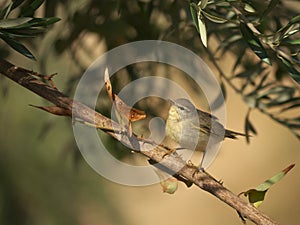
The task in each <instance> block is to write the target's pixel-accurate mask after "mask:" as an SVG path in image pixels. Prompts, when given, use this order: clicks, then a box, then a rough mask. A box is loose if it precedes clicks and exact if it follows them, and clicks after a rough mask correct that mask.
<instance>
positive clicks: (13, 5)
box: [0, 0, 26, 19]
mask: <svg viewBox="0 0 300 225" xmlns="http://www.w3.org/2000/svg"><path fill="white" fill-rule="evenodd" d="M25 1H26V0H14V1H11V3H10V4H9V5H8V6H7V7H5V8H4V9H3V10H2V11H1V13H0V18H1V19H3V18H7V17H8V15H9V14H10V12H11V11H13V10H14V9H15V8H17V7H18V6H19V5H21V4H22V3H23V2H25Z"/></svg>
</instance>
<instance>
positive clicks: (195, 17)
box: [190, 2, 200, 33]
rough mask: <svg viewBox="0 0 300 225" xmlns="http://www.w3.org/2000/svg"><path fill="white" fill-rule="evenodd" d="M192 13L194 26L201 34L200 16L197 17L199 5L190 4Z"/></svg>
mask: <svg viewBox="0 0 300 225" xmlns="http://www.w3.org/2000/svg"><path fill="white" fill-rule="evenodd" d="M190 11H191V14H192V19H193V22H194V25H195V27H196V29H197V31H198V33H200V30H199V25H198V16H197V5H196V4H195V3H193V2H191V3H190Z"/></svg>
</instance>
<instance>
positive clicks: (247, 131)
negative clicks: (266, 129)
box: [245, 108, 257, 143]
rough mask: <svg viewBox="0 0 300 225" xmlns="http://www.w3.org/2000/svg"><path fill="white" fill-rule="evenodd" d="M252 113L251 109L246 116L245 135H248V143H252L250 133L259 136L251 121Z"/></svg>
mask: <svg viewBox="0 0 300 225" xmlns="http://www.w3.org/2000/svg"><path fill="white" fill-rule="evenodd" d="M250 112H251V108H249V110H248V113H247V115H246V119H245V134H246V141H247V143H250V136H251V134H250V133H253V134H255V135H256V134H257V132H256V129H255V128H254V126H253V125H252V123H251V121H250V119H249V118H250Z"/></svg>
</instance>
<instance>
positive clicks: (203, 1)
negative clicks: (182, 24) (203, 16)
mask: <svg viewBox="0 0 300 225" xmlns="http://www.w3.org/2000/svg"><path fill="white" fill-rule="evenodd" d="M207 3H208V0H200V2H199V3H198V5H199V7H200V9H205V7H206V6H207Z"/></svg>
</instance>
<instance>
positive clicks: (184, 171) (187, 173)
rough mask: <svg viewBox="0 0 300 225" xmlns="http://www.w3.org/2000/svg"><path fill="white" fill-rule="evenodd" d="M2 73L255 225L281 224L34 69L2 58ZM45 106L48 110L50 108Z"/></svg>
mask: <svg viewBox="0 0 300 225" xmlns="http://www.w3.org/2000/svg"><path fill="white" fill-rule="evenodd" d="M0 73H2V74H3V75H4V76H6V77H8V78H10V79H11V80H13V81H15V82H16V83H18V84H19V85H21V86H23V87H25V88H26V89H28V90H30V91H32V92H34V93H35V94H37V95H39V96H41V97H42V98H44V99H47V100H48V101H50V102H52V103H53V104H54V105H55V106H56V107H59V108H61V109H62V110H61V111H62V112H63V114H64V115H65V116H69V117H72V118H73V119H74V118H75V119H80V120H82V121H84V122H86V123H89V124H93V125H95V127H97V128H99V129H101V130H103V131H104V132H106V133H107V134H109V135H111V136H112V137H114V138H115V139H117V140H121V139H122V142H123V143H124V144H127V145H128V146H129V147H130V148H132V149H135V150H136V151H138V152H140V153H141V154H143V155H144V156H147V157H148V158H150V159H151V160H153V161H155V162H159V163H160V164H161V165H162V166H163V167H165V168H167V169H168V170H170V171H178V172H177V175H180V176H182V177H184V178H185V179H187V180H189V181H190V182H192V183H194V184H195V185H197V186H198V187H199V188H201V189H203V190H205V191H207V192H209V193H211V194H212V195H214V196H215V197H217V198H218V199H220V200H221V201H223V202H224V203H226V204H228V205H229V206H231V207H232V208H234V209H235V210H237V211H238V212H239V214H240V215H242V216H243V217H245V218H247V219H249V220H251V221H252V222H254V223H255V224H264V225H276V224H279V223H277V222H275V221H273V220H272V219H270V218H269V217H268V216H266V215H264V214H263V213H261V212H260V211H259V210H258V209H257V208H255V207H254V206H253V205H251V204H249V203H246V202H245V201H243V200H242V199H241V198H239V197H238V196H237V195H235V194H233V193H232V192H231V191H229V190H228V189H226V188H225V187H224V186H223V185H221V184H220V183H219V182H217V181H216V180H215V179H214V178H213V177H212V176H210V175H209V174H208V173H206V172H204V171H199V169H198V168H197V167H195V166H192V165H189V164H187V163H186V162H185V161H183V160H182V159H181V158H180V157H179V156H176V155H168V156H166V153H167V152H168V151H169V150H168V149H167V148H166V147H164V146H160V145H158V146H157V145H156V144H155V143H154V142H153V141H151V140H145V139H143V138H137V137H136V136H135V135H134V134H133V135H132V137H126V136H124V135H123V134H118V133H115V132H113V130H114V129H113V128H115V129H117V130H118V128H120V130H121V127H120V126H119V125H118V124H117V123H115V122H114V121H112V120H110V119H109V118H107V117H105V116H103V115H101V114H100V113H98V112H96V111H94V110H93V109H91V108H89V107H88V106H86V105H84V104H82V103H80V102H77V101H74V100H73V99H71V98H69V97H67V96H66V95H65V94H63V93H61V92H59V91H58V90H57V89H56V88H55V87H51V86H49V85H47V84H45V83H43V82H42V81H40V80H38V79H36V78H35V77H34V76H33V75H34V73H33V72H32V71H30V70H26V69H24V68H20V67H17V66H15V65H12V64H11V63H9V62H7V61H5V60H3V59H0ZM43 109H44V110H46V111H49V108H43ZM50 111H51V110H50ZM50 111H49V112H50ZM112 125H113V126H112Z"/></svg>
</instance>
